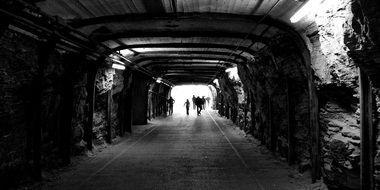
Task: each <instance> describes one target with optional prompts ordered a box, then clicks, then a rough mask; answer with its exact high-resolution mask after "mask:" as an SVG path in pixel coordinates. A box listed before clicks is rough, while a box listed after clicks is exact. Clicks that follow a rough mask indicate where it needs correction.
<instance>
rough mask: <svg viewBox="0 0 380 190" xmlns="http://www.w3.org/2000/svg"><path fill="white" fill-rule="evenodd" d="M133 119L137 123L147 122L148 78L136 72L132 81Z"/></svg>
mask: <svg viewBox="0 0 380 190" xmlns="http://www.w3.org/2000/svg"><path fill="white" fill-rule="evenodd" d="M132 89H133V90H132V98H133V102H132V110H133V113H132V121H133V124H135V125H145V124H147V119H148V118H147V109H148V86H147V79H146V78H145V77H144V76H142V75H141V74H138V73H134V75H133V81H132Z"/></svg>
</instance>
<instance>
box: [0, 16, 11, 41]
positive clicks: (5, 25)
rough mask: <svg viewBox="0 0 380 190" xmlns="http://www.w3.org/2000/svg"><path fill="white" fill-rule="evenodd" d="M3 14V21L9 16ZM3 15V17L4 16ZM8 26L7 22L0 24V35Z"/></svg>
mask: <svg viewBox="0 0 380 190" xmlns="http://www.w3.org/2000/svg"><path fill="white" fill-rule="evenodd" d="M2 16H3V19H4V20H3V21H6V20H9V18H8V17H7V16H4V15H2ZM4 17H5V18H4ZM8 26H9V22H3V23H1V24H0V37H1V36H3V34H4V32H5V31H6V30H7V29H8Z"/></svg>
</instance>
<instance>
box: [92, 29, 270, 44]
mask: <svg viewBox="0 0 380 190" xmlns="http://www.w3.org/2000/svg"><path fill="white" fill-rule="evenodd" d="M93 37H94V39H96V40H99V41H106V40H113V39H122V38H157V37H173V38H191V37H206V38H229V39H231V38H238V39H244V38H246V39H248V40H251V41H252V42H261V43H265V44H266V43H268V42H269V39H268V38H265V37H263V36H260V35H254V34H251V35H249V36H248V37H247V33H244V32H229V31H218V32H215V31H182V30H181V31H157V30H153V29H151V30H125V31H118V32H116V33H94V34H93Z"/></svg>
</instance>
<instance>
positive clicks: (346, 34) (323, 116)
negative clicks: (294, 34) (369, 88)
mask: <svg viewBox="0 0 380 190" xmlns="http://www.w3.org/2000/svg"><path fill="white" fill-rule="evenodd" d="M371 2H372V3H371ZM373 2H374V1H367V2H366V3H365V4H366V5H367V6H368V7H366V8H364V9H363V7H361V5H362V2H361V1H353V0H337V1H325V2H324V3H323V6H322V7H320V9H319V10H318V12H317V15H316V23H315V25H313V26H311V27H310V28H309V29H308V31H306V35H308V37H309V39H310V42H311V46H312V48H311V57H312V68H313V70H314V74H315V76H314V79H315V84H316V86H317V89H318V99H319V107H320V125H321V146H322V149H321V153H322V160H321V163H322V167H323V168H322V174H323V177H324V179H325V182H326V183H328V185H329V186H330V188H338V189H339V188H343V189H359V185H360V176H359V174H360V125H359V119H360V118H359V116H360V110H359V81H358V78H359V77H358V66H361V67H362V65H363V64H368V63H369V62H371V60H370V59H371V56H368V54H367V53H368V52H371V54H373V49H374V48H372V47H373V40H372V38H374V39H376V37H374V36H378V34H376V35H374V36H372V37H371V36H370V35H369V31H370V29H369V25H370V24H369V20H371V19H368V18H365V17H364V16H363V13H364V12H372V14H374V15H372V16H375V15H376V14H377V13H376V14H375V13H374V12H373V9H374V7H376V6H375V4H376V3H373ZM377 4H378V3H377ZM369 5H371V6H372V7H369ZM377 10H379V9H377ZM377 16H378V15H377ZM372 21H374V22H378V21H376V20H373V18H372ZM376 27H377V26H376ZM368 49H371V51H366V50H368ZM373 55H376V54H373ZM364 57H367V58H368V59H369V60H365V59H364ZM363 68H364V69H365V67H362V69H363ZM371 70H375V69H373V68H371Z"/></svg>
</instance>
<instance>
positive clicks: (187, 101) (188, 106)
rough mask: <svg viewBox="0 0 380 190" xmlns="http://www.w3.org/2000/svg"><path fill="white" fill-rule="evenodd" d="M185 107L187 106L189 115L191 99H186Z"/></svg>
mask: <svg viewBox="0 0 380 190" xmlns="http://www.w3.org/2000/svg"><path fill="white" fill-rule="evenodd" d="M185 106H186V114H187V115H189V108H190V101H189V99H186V102H185Z"/></svg>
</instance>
